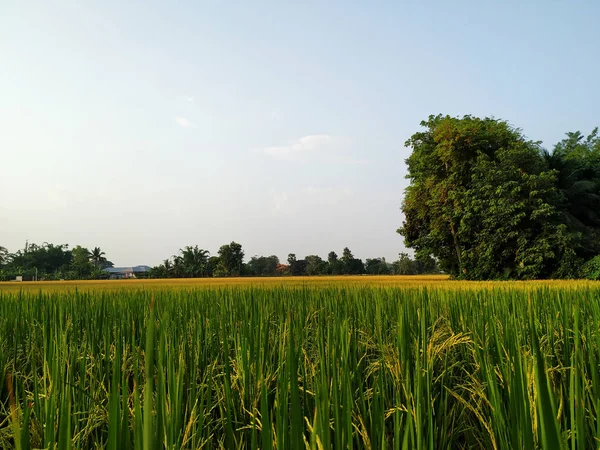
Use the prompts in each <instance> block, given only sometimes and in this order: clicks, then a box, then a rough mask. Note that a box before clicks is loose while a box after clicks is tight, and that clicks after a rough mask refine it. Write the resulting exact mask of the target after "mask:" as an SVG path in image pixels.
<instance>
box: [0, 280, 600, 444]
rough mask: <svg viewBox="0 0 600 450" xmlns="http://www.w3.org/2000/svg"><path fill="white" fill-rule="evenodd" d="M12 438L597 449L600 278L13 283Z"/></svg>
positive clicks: (7, 340)
mask: <svg viewBox="0 0 600 450" xmlns="http://www.w3.org/2000/svg"><path fill="white" fill-rule="evenodd" d="M0 377H1V378H0V448H1V449H11V448H16V449H19V450H21V449H100V448H106V449H110V450H117V449H125V450H127V449H132V450H138V449H139V450H150V449H152V450H158V449H269V450H272V449H293V450H300V449H315V450H318V449H329V448H336V449H337V448H340V449H342V448H343V449H346V448H353V449H354V448H356V449H418V450H421V449H427V450H431V449H567V448H568V449H588V448H598V447H599V443H600V420H598V415H599V413H600V283H591V282H584V281H581V282H579V281H578V282H565V281H543V282H542V281H540V282H528V283H512V282H511V283H472V282H454V281H449V280H447V279H446V278H444V277H388V276H386V277H363V276H359V277H315V278H260V279H248V278H240V279H202V280H160V281H158V280H124V281H103V282H48V283H42V282H39V283H12V284H11V283H8V284H7V283H3V284H0Z"/></svg>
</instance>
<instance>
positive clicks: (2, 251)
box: [0, 245, 8, 266]
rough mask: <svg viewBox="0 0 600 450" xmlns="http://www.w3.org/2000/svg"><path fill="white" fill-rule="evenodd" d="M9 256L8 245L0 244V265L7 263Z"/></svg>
mask: <svg viewBox="0 0 600 450" xmlns="http://www.w3.org/2000/svg"><path fill="white" fill-rule="evenodd" d="M7 257H8V250H7V249H6V247H2V246H1V245H0V266H3V265H4V264H5V263H6V260H7Z"/></svg>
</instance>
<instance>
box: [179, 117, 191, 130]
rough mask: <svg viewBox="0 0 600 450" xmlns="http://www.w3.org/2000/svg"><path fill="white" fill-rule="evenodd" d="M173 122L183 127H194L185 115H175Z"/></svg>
mask: <svg viewBox="0 0 600 450" xmlns="http://www.w3.org/2000/svg"><path fill="white" fill-rule="evenodd" d="M175 122H177V124H178V125H179V126H181V127H183V128H195V127H196V126H195V125H194V124H193V123H192V122H190V121H189V120H188V119H186V118H185V117H175Z"/></svg>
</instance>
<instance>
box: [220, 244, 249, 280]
mask: <svg viewBox="0 0 600 450" xmlns="http://www.w3.org/2000/svg"><path fill="white" fill-rule="evenodd" d="M219 258H220V262H221V266H222V268H223V270H224V271H225V273H226V274H227V275H228V276H240V275H241V274H242V265H243V263H244V251H243V250H242V246H241V244H238V243H237V242H234V241H231V243H230V244H227V245H222V246H221V248H220V249H219Z"/></svg>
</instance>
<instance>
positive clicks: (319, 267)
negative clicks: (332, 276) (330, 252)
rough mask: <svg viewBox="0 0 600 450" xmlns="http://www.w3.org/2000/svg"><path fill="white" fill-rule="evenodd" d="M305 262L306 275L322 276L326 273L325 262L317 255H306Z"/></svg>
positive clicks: (326, 265)
mask: <svg viewBox="0 0 600 450" xmlns="http://www.w3.org/2000/svg"><path fill="white" fill-rule="evenodd" d="M304 259H305V260H306V275H324V274H326V273H327V267H328V264H327V261H323V259H322V258H321V257H320V256H318V255H308V256H307V257H305V258H304Z"/></svg>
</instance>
